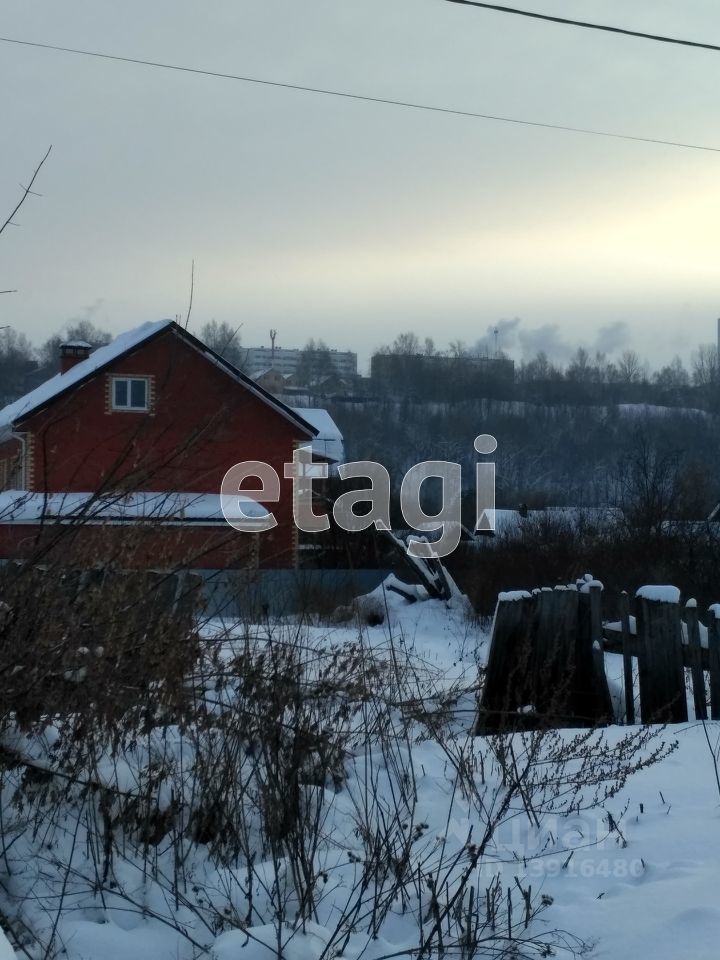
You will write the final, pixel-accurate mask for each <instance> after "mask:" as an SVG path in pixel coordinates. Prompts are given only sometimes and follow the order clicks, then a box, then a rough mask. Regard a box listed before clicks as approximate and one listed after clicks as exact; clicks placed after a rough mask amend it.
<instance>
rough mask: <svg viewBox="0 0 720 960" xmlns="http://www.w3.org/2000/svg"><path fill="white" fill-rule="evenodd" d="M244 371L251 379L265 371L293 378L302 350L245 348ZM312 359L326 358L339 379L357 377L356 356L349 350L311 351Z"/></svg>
mask: <svg viewBox="0 0 720 960" xmlns="http://www.w3.org/2000/svg"><path fill="white" fill-rule="evenodd" d="M243 354H244V358H243V359H244V364H243V367H244V370H245V372H246V373H247V374H249V375H250V376H251V377H255V376H257V375H258V374H260V373H263V372H264V371H265V370H270V369H273V370H277V371H278V373H281V374H282V375H283V376H285V377H287V376H293V375H294V374H295V373H296V371H297V368H298V364H299V363H300V358H301V357H302V356H303V354H305V351H304V350H301V349H297V350H290V349H287V348H285V347H275V348H274V349H273V348H272V347H245V348H244V349H243ZM313 354H314V355H316V356H312V359H316V360H320V359H322V358H324V357H325V356H328V357H329V359H330V362H331V363H332V365H333V369H334V370H335V373H337V375H338V376H340V377H354V376H357V354H356V353H352V351H350V350H329V351H328V352H327V354H326V352H325V351H324V350H322V351H321V350H317V351H313Z"/></svg>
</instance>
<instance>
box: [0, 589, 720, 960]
mask: <svg viewBox="0 0 720 960" xmlns="http://www.w3.org/2000/svg"><path fill="white" fill-rule="evenodd" d="M346 615H347V614H346ZM349 615H350V619H349V620H345V622H336V623H334V624H327V623H326V624H320V623H314V624H306V623H303V624H296V623H289V622H285V623H283V624H266V625H264V626H262V627H259V626H255V627H253V626H248V625H241V624H228V623H222V622H220V621H213V622H211V623H208V624H206V625H205V627H204V636H205V638H206V641H207V643H208V645H209V646H210V647H212V649H213V651H214V654H213V659H212V665H213V668H212V671H210V670H208V669H199V670H198V674H197V676H196V677H195V679H194V682H195V684H196V685H197V686H198V687H199V689H200V696H201V698H202V702H203V711H204V713H203V716H204V717H205V719H204V720H203V724H202V730H201V731H200V732H198V731H197V730H194V729H193V727H192V725H187V724H180V723H173V722H164V723H162V724H158V725H157V726H156V727H154V728H152V729H150V730H146V731H143V732H139V731H136V732H132V735H131V736H129V737H127V738H125V739H123V741H122V743H121V744H115V745H114V746H112V745H110V744H109V743H107V742H105V741H104V740H102V738H98V739H97V740H93V746H92V748H90V747H89V746H88V745H87V744H83V745H82V748H81V747H77V746H76V745H72V746H69V745H68V743H67V742H66V737H67V734H66V731H64V730H62V729H58V726H57V725H50V726H49V727H48V728H47V729H46V730H45V731H44V732H43V733H42V735H38V736H31V735H20V734H16V735H14V736H10V735H6V742H5V748H6V749H9V750H13V751H16V752H17V753H19V754H20V755H21V756H22V757H23V758H24V759H26V760H28V761H29V762H30V763H31V765H32V766H31V769H32V771H34V773H35V780H36V781H37V783H36V785H33V784H32V783H30V784H29V783H28V773H27V771H25V772H23V769H22V768H21V767H18V768H17V769H15V770H12V769H11V770H10V772H9V773H6V774H5V779H4V782H3V798H2V800H3V804H2V810H3V823H2V836H3V850H2V856H0V909H1V910H2V917H3V918H4V919H3V926H5V927H6V928H8V927H9V929H10V931H11V934H10V936H11V937H12V938H14V939H15V941H16V944H17V945H16V951H15V955H16V956H17V957H18V958H20V957H29V958H33V960H35V958H37V960H39V958H42V957H48V958H50V957H67V958H68V960H94V958H98V960H128V958H132V960H199V958H201V957H207V958H210V960H270V958H272V957H278V956H282V957H284V958H288V960H325V958H330V957H335V956H339V955H342V956H344V957H346V958H348V960H360V958H363V960H390V958H393V960H400V958H405V957H407V958H410V957H419V956H439V955H441V954H443V953H447V954H448V955H453V956H456V955H457V956H460V957H461V958H467V960H470V958H471V957H473V956H475V957H494V958H495V957H522V956H530V957H540V956H558V957H571V956H574V955H578V954H589V955H591V956H595V957H598V958H613V960H643V958H650V957H652V958H653V960H679V958H695V960H701V958H711V957H713V958H714V957H716V956H717V954H718V938H719V937H720V901H719V900H718V890H719V889H720V786H719V784H718V781H717V779H716V772H715V767H714V763H713V750H714V751H715V753H716V754H717V749H718V739H719V738H720V724H712V723H708V724H707V726H706V728H704V727H703V726H702V725H701V724H698V723H690V724H687V725H683V726H679V727H674V728H671V729H670V728H666V729H665V730H655V731H653V730H651V731H642V730H640V728H634V730H635V733H634V734H632V735H633V736H634V737H635V739H634V741H633V742H628V741H627V740H626V739H625V738H626V737H627V735H628V728H624V727H620V726H618V727H612V728H609V729H607V730H606V731H604V732H600V733H598V732H592V733H587V732H579V731H573V730H567V731H562V732H561V733H559V734H557V735H548V736H541V735H537V734H524V735H515V736H514V737H513V738H510V737H506V738H493V739H485V738H478V737H475V738H474V737H472V736H471V735H469V731H470V729H471V724H472V719H473V710H474V704H475V695H476V690H477V683H478V667H479V666H482V664H483V663H484V661H485V659H486V656H487V639H488V638H487V635H486V634H485V633H483V632H482V630H481V629H480V628H479V627H478V625H477V624H476V623H475V622H474V621H473V620H472V619H471V618H470V617H469V616H468V611H467V608H466V605H465V603H464V599H463V598H462V597H459V596H458V597H456V598H454V599H453V601H451V602H450V603H449V604H444V603H441V602H439V601H429V600H424V601H420V602H417V603H414V604H408V603H407V602H406V601H405V600H403V599H401V598H400V597H399V596H397V595H396V594H392V593H387V594H383V592H382V590H380V591H376V593H375V594H374V595H372V596H371V597H370V598H369V599H365V600H363V602H362V603H361V604H360V605H359V607H358V608H357V609H355V610H353V611H349ZM338 619H340V620H341V621H343V619H344V618H343V617H342V616H341V617H339V618H338ZM380 619H382V621H383V622H382V623H376V625H373V626H370V625H368V621H370V622H373V623H374V622H375V621H377V620H380ZM286 647H291V648H292V650H293V651H294V654H293V656H295V657H296V659H294V660H293V661H292V663H293V666H297V664H298V663H301V664H302V669H303V673H304V679H303V682H304V683H305V684H306V686H305V687H304V688H303V689H305V690H306V691H308V692H307V701H306V702H305V703H304V704H302V705H297V704H296V705H295V707H294V708H291V707H288V706H285V707H283V710H284V713H283V716H284V717H285V718H288V719H291V724H290V725H292V724H294V725H295V726H296V725H297V723H298V722H299V721H298V719H297V718H298V717H301V716H302V717H305V716H306V714H305V713H303V712H302V711H303V710H305V711H307V710H310V709H311V707H310V706H308V704H312V703H313V702H314V701H313V698H315V699H316V700H317V704H318V706H317V708H316V707H315V706H312V709H313V710H316V713H313V714H312V715H311V716H312V718H314V719H313V724H314V725H315V726H313V727H312V729H313V730H315V732H316V733H317V734H318V740H317V743H315V744H314V745H313V747H312V749H311V750H309V752H308V756H310V755H312V756H313V757H315V760H314V761H313V762H315V763H317V762H319V761H317V756H322V753H323V749H324V747H327V746H328V744H331V745H332V744H335V745H337V744H341V745H342V755H341V757H340V761H339V769H338V761H337V757H335V760H334V764H335V765H334V766H333V767H332V769H333V770H334V773H333V776H332V777H331V776H330V775H329V771H330V770H331V767H330V766H325V767H323V768H322V771H323V772H322V775H321V776H320V778H319V779H320V781H322V782H318V776H317V766H316V767H312V764H310V765H308V764H305V765H304V766H301V777H300V779H301V780H302V781H303V782H302V783H301V784H300V785H299V787H298V796H299V797H301V798H302V804H303V808H302V809H303V812H304V814H303V815H304V819H303V821H302V822H303V831H304V832H303V836H302V837H299V834H298V832H297V830H296V829H295V828H294V827H292V826H287V825H286V824H285V825H281V826H278V825H277V824H275V825H274V826H273V823H270V821H272V813H273V809H274V808H273V804H275V805H280V806H282V805H283V800H284V795H283V791H287V786H286V782H285V781H283V782H282V783H281V784H280V792H276V793H274V794H272V797H273V799H272V802H271V805H270V807H268V806H267V804H265V805H264V806H263V803H264V800H263V797H264V796H266V793H267V791H272V790H273V789H276V788H277V784H275V781H274V780H272V779H271V778H270V777H269V776H268V774H267V770H266V768H265V767H264V766H263V765H262V762H264V761H262V762H260V761H259V760H258V758H259V757H265V753H264V750H265V745H264V744H263V743H259V742H258V741H257V736H256V734H255V733H254V732H253V731H252V730H250V729H249V727H248V726H247V724H248V723H249V721H248V717H249V716H250V714H249V713H248V712H247V711H246V712H241V711H240V709H239V707H238V704H240V703H246V701H247V700H248V692H247V691H248V686H249V684H250V681H249V680H248V679H247V666H248V664H249V663H250V659H249V656H250V653H252V662H253V664H255V663H257V658H258V657H261V658H262V660H261V663H262V664H263V665H264V666H263V667H262V669H265V667H266V665H267V662H268V660H269V659H270V658H271V657H272V656H273V651H276V650H279V649H285V648H286ZM239 665H244V667H243V669H244V670H245V673H244V674H243V676H242V677H241V675H240V674H241V671H240V669H239ZM262 669H260V670H259V672H258V673H257V674H253V676H255V680H254V681H253V682H255V683H256V684H257V685H258V687H259V686H261V683H262V676H264V674H263V673H262ZM338 675H341V676H342V677H343V678H344V680H343V682H342V683H340V684H338V683H335V684H330V681H329V679H328V678H329V677H331V676H332V677H337V676H338ZM258 678H260V679H258ZM323 684H325V686H323ZM323 691H325V692H323ZM323 697H324V698H325V699H324V700H323V699H322V698H323ZM330 701H332V703H333V706H332V708H329V707H328V702H330ZM269 702H271V701H269ZM243 709H245V708H243ZM292 709H295V710H296V712H295V713H294V714H293V713H292ZM292 718H294V719H292ZM254 722H255V721H253V723H254ZM257 722H258V723H259V724H262V717H260V718H258V720H257ZM323 725H324V726H323ZM258 729H262V726H260V727H259V728H258ZM91 739H92V738H91ZM294 742H295V741H294ZM675 743H676V744H677V745H676V747H675V746H674V744H675ZM238 745H240V749H238ZM323 745H324V747H323ZM633 750H636V753H635V754H634V755H632V756H631V753H632V751H633ZM78 751H79V752H78ZM283 751H285V747H284V746H282V747H281V748H280V752H278V753H277V754H273V756H275V757H276V758H277V757H281V758H282V759H281V761H278V763H281V764H282V763H286V762H288V757H289V756H290V754H289V753H287V752H283ZM653 751H655V752H658V753H659V754H660V755H662V757H663V758H662V759H660V760H659V761H658V762H657V763H654V764H649V765H648V766H646V767H645V769H640V770H639V772H637V773H631V774H630V775H628V770H629V768H632V767H633V766H635V765H637V762H638V760H640V761H641V763H640V765H641V766H642V761H647V760H648V759H649V758H650V756H651V754H652V753H653ZM316 755H317V756H316ZM77 756H81V757H82V765H81V766H78V764H77V763H75V765H74V766H73V762H74V761H73V759H72V758H73V757H75V758H76V757H77ZM201 756H202V757H203V758H205V759H203V764H204V766H203V767H202V769H203V771H204V772H207V770H208V769H211V770H212V771H213V773H212V777H215V778H216V779H217V794H218V795H217V797H216V798H215V799H216V800H217V801H218V803H219V806H220V807H223V806H226V807H227V812H226V813H224V814H223V817H225V818H226V819H220V820H217V819H216V820H213V819H212V818H211V819H210V820H208V819H207V818H206V819H204V820H202V821H200V820H199V819H198V816H197V811H198V810H199V809H201V808H202V809H203V811H204V812H205V813H207V806H208V799H207V797H208V794H207V792H206V793H204V794H203V799H202V803H201V802H200V800H199V799H198V791H199V788H198V787H197V776H196V775H195V773H194V772H193V771H195V770H196V769H197V765H198V763H199V762H200V760H199V758H200V757H201ZM228 756H232V757H233V758H234V759H233V762H232V764H230V766H229V767H228V766H227V757H228ZM207 757H210V758H211V761H212V762H210V761H207ZM213 763H214V764H216V765H217V766H215V767H213V766H212V764H213ZM303 763H304V761H303ZM70 769H71V770H72V775H71V776H70V777H69V776H68V775H67V771H68V770H70ZM79 769H82V770H83V771H84V772H83V777H84V778H85V780H84V782H76V781H78V780H82V777H80V776H79V775H78V770H79ZM519 769H520V770H521V771H523V775H522V776H517V773H518V770H519ZM47 770H53V771H56V772H57V771H59V772H60V774H61V775H60V776H59V777H58V776H55V777H47V776H43V771H47ZM212 777H210V778H209V779H210V780H212ZM73 778H74V781H75V782H72V781H73ZM223 778H225V779H223ZM31 779H32V778H31ZM288 782H290V781H288ZM89 783H91V786H88V784H89ZM263 791H265V793H263ZM143 797H147V798H151V799H152V801H153V805H151V806H150V807H142V806H141V805H140V803H139V801H137V802H136V799H137V798H143ZM123 804H124V806H123ZM132 804H135V806H132ZM120 807H122V809H123V810H124V814H123V815H122V816H120V815H119V814H118V812H117V811H118V810H120ZM130 807H132V810H133V811H135V814H134V815H135V820H134V821H132V817H130V816H129V815H128V812H127V811H128V810H129V809H130ZM213 809H214V808H213ZM142 810H145V813H144V814H143V813H142ZM148 810H151V811H152V817H151V816H150V814H149V813H148ZM138 811H140V813H138ZM263 818H264V819H263ZM268 818H269V819H268ZM151 820H152V822H151ZM273 822H274V821H273ZM199 823H200V827H198V824H199ZM269 823H270V825H268V824H269ZM150 826H152V829H150ZM294 831H295V832H294ZM301 832H302V831H301ZM306 834H307V836H306ZM308 836H310V837H311V840H310V841H308ZM230 837H232V838H235V839H234V840H233V842H232V843H231V842H230V839H229V838H230ZM301 848H302V849H301ZM299 917H300V919H299ZM3 950H5V952H3ZM10 957H12V951H11V950H10V948H9V947H8V948H5V947H4V946H3V945H2V944H0V960H6V958H10Z"/></svg>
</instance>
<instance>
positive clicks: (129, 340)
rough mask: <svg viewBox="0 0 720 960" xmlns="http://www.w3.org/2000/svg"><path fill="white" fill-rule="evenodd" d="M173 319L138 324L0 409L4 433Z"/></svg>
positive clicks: (0, 421)
mask: <svg viewBox="0 0 720 960" xmlns="http://www.w3.org/2000/svg"><path fill="white" fill-rule="evenodd" d="M172 322H173V321H172V320H156V321H154V322H151V323H143V324H142V325H141V326H139V327H135V329H134V330H128V331H127V333H121V334H120V336H119V337H115V339H114V340H113V341H112V343H109V344H108V345H107V346H106V347H98V349H97V350H95V351H94V352H93V353H91V354H90V356H89V357H88V358H87V360H81V361H80V363H76V364H75V366H73V367H70V369H69V370H66V371H65V373H56V374H55V376H54V377H51V378H50V379H49V380H46V381H45V383H41V384H40V386H39V387H36V388H35V389H34V390H31V391H30V393H26V394H25V396H24V397H20V399H19V400H16V401H15V402H14V403H11V404H9V406H7V407H5V408H4V409H3V410H0V432H7V431H8V430H9V429H11V428H12V426H13V424H14V423H17V421H18V420H21V419H22V418H23V417H25V416H27V415H28V414H30V413H32V412H33V411H34V410H38V409H40V407H44V406H45V405H46V404H48V403H49V402H50V401H51V400H54V399H55V397H57V396H59V395H60V394H61V393H64V392H65V391H66V390H67V389H68V388H69V387H73V386H75V384H78V383H80V382H81V381H82V380H85V379H86V378H87V377H89V376H92V374H93V373H96V372H97V371H98V370H100V369H102V367H105V366H107V364H109V363H112V362H113V360H116V359H117V358H118V357H121V356H122V355H123V354H124V353H127V351H128V350H132V348H133V347H135V346H138V345H139V344H141V343H142V342H143V340H147V339H148V337H151V336H153V334H155V333H157V332H159V331H160V330H162V329H163V328H164V327H169V326H170V324H171V323H172Z"/></svg>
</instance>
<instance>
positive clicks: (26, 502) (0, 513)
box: [0, 490, 268, 524]
mask: <svg viewBox="0 0 720 960" xmlns="http://www.w3.org/2000/svg"><path fill="white" fill-rule="evenodd" d="M228 499H229V500H230V501H232V504H231V507H232V509H233V510H234V509H235V506H236V505H237V506H238V508H239V509H238V513H239V512H240V511H241V512H242V516H238V517H237V519H241V520H246V519H247V520H258V521H261V520H264V519H265V518H266V517H267V516H268V511H267V510H266V508H265V507H264V506H263V505H262V504H261V503H257V501H255V500H252V499H251V498H250V497H243V496H238V495H233V496H232V497H230V498H228ZM222 506H223V504H222V501H221V496H220V494H218V493H152V492H136V493H129V494H119V493H114V494H112V493H109V494H104V495H102V496H98V495H97V494H94V493H47V494H44V493H28V492H27V491H26V490H6V491H5V492H4V493H0V523H2V524H5V523H41V522H44V521H47V522H52V521H66V522H71V521H76V520H81V521H82V522H87V523H93V522H96V523H113V522H121V521H128V520H129V521H135V522H137V521H143V520H147V521H155V522H162V523H166V524H167V523H189V522H190V523H225V515H224V514H223V509H222ZM225 509H226V511H227V510H228V503H226V504H225Z"/></svg>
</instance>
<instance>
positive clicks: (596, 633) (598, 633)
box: [590, 584, 613, 723]
mask: <svg viewBox="0 0 720 960" xmlns="http://www.w3.org/2000/svg"><path fill="white" fill-rule="evenodd" d="M590 635H591V638H592V655H593V666H594V668H595V689H596V691H597V697H598V700H599V706H600V711H601V717H602V718H603V719H604V720H605V722H606V723H610V722H611V721H612V719H613V705H612V698H611V696H610V687H609V686H608V682H607V674H606V673H605V653H604V651H603V628H602V587H601V586H599V585H597V584H590Z"/></svg>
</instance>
